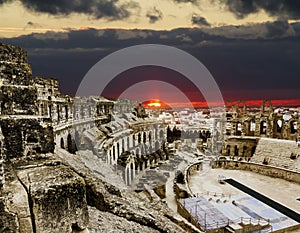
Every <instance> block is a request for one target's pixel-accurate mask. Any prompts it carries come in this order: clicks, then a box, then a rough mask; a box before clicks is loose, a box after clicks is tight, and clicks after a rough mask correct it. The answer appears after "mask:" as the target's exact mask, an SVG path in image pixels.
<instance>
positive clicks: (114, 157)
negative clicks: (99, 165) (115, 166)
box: [113, 146, 116, 162]
mask: <svg viewBox="0 0 300 233" xmlns="http://www.w3.org/2000/svg"><path fill="white" fill-rule="evenodd" d="M113 161H114V162H115V161H116V147H115V146H113Z"/></svg>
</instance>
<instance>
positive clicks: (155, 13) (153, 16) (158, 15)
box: [146, 7, 163, 23]
mask: <svg viewBox="0 0 300 233" xmlns="http://www.w3.org/2000/svg"><path fill="white" fill-rule="evenodd" d="M146 16H147V18H148V19H149V22H150V23H156V21H158V20H161V19H162V17H163V14H162V12H161V11H160V10H159V9H157V8H156V7H154V8H153V9H151V10H149V11H148V12H147V14H146Z"/></svg>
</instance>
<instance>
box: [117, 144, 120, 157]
mask: <svg viewBox="0 0 300 233" xmlns="http://www.w3.org/2000/svg"><path fill="white" fill-rule="evenodd" d="M117 155H118V157H119V156H120V144H119V143H117Z"/></svg>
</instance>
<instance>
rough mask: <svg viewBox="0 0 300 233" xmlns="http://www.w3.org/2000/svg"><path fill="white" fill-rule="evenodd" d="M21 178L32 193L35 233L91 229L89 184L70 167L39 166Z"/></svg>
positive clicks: (26, 171)
mask: <svg viewBox="0 0 300 233" xmlns="http://www.w3.org/2000/svg"><path fill="white" fill-rule="evenodd" d="M18 176H19V178H20V179H21V180H22V182H23V183H24V185H25V186H26V187H27V189H28V191H29V198H30V206H31V209H32V214H33V218H34V222H35V224H34V228H35V232H37V233H39V232H42V233H56V232H59V233H61V232H66V233H68V232H70V233H71V232H72V231H80V230H83V229H85V228H86V227H87V224H88V209H87V203H86V189H85V182H84V180H83V179H82V178H81V177H80V176H78V175H77V174H76V173H75V172H73V171H72V170H71V169H70V168H67V167H65V166H62V165H57V166H42V167H35V168H30V169H26V170H22V171H19V172H18Z"/></svg>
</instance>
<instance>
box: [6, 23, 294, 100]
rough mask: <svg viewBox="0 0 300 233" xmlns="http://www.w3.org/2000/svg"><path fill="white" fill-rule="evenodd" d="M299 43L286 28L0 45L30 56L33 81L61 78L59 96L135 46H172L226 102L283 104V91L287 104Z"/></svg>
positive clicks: (78, 35)
mask: <svg viewBox="0 0 300 233" xmlns="http://www.w3.org/2000/svg"><path fill="white" fill-rule="evenodd" d="M287 26H288V27H287ZM261 30H262V31H263V32H262V33H261V34H260V35H259V36H257V35H256V33H258V32H259V31H261ZM251 34H253V35H251ZM183 38H188V39H184V40H183ZM299 40H300V24H298V23H294V24H289V25H287V23H286V22H274V23H265V24H261V25H252V27H246V26H240V27H233V26H231V27H227V28H225V27H223V28H205V29H200V28H178V29H174V30H170V31H164V30H161V31H155V30H113V29H110V30H108V29H106V30H104V29H103V30H97V29H93V28H90V29H87V30H69V31H65V32H47V33H39V34H38V33H34V34H31V35H26V36H20V37H17V38H10V39H8V38H6V39H1V41H2V42H4V43H10V44H16V45H19V46H21V47H24V48H25V49H26V50H27V51H28V55H29V62H30V64H31V65H32V67H33V73H34V75H41V76H51V77H56V78H59V79H60V82H61V90H62V91H63V92H64V93H71V94H72V93H75V92H76V86H77V85H78V84H79V83H80V81H81V79H82V78H83V77H84V75H85V73H86V72H87V71H88V70H89V69H90V68H91V67H92V66H93V65H94V64H95V63H96V62H98V61H99V60H100V59H101V58H103V57H104V56H106V55H108V54H110V53H112V52H115V51H117V50H119V49H122V48H125V47H128V46H132V45H137V44H153V43H158V44H165V45H169V46H174V47H177V48H179V49H183V50H184V51H186V52H188V53H190V54H192V55H193V56H195V57H196V58H198V59H199V60H200V61H201V62H202V63H203V64H204V65H205V66H206V67H207V68H208V70H209V71H210V72H211V73H212V75H213V77H214V78H215V80H216V81H217V83H218V84H219V85H220V88H221V90H222V91H223V92H224V93H225V94H226V96H225V97H226V98H233V97H235V98H246V97H248V98H254V97H257V98H275V97H276V95H277V97H278V98H282V96H279V94H277V93H283V92H282V90H287V91H286V92H285V93H286V95H285V96H284V97H286V98H295V97H297V98H299V91H298V90H299V89H300V82H299V81H298V80H299V78H298V74H299V73H300V59H299V57H300V46H299ZM283 80H284V81H283ZM120 85H121V84H120ZM237 90H238V92H237ZM266 90H269V91H266ZM259 91H260V92H261V93H262V95H260V96H259V95H258V94H257V93H258V92H259ZM230 93H234V95H235V96H230V95H231V94H230ZM238 93H240V94H238ZM263 93H267V94H263ZM270 93H271V94H272V95H273V96H271V94H270ZM252 95H253V96H252ZM263 95H265V96H263ZM266 95H268V96H266Z"/></svg>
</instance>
